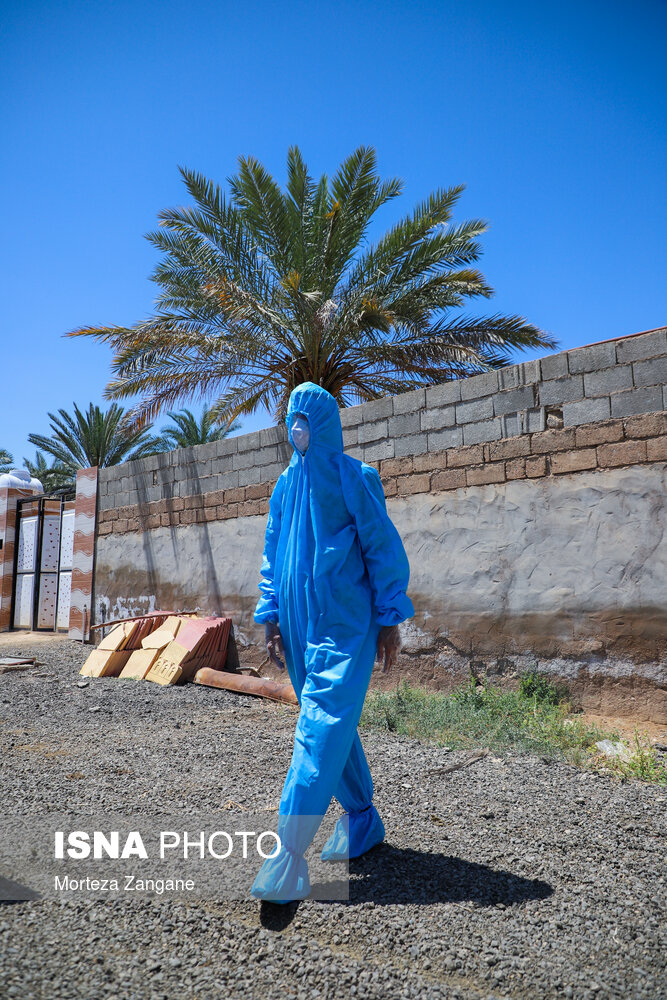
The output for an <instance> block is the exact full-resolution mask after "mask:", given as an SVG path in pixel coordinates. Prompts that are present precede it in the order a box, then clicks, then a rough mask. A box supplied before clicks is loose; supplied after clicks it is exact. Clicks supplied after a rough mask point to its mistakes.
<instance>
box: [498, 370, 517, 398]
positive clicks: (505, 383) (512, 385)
mask: <svg viewBox="0 0 667 1000" xmlns="http://www.w3.org/2000/svg"><path fill="white" fill-rule="evenodd" d="M522 384H523V383H522V382H521V372H520V370H519V366H518V365H508V366H507V368H499V369H498V388H499V389H500V391H501V392H503V390H505V389H517V388H518V387H519V386H520V385H522Z"/></svg>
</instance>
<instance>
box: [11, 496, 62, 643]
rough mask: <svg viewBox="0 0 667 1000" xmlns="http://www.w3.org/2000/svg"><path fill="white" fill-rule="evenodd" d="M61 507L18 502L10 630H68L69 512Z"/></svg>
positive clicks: (52, 501)
mask: <svg viewBox="0 0 667 1000" xmlns="http://www.w3.org/2000/svg"><path fill="white" fill-rule="evenodd" d="M65 503H66V502H65V501H64V500H63V499H62V498H61V497H46V496H36V497H28V498H26V499H24V500H19V501H18V502H17V506H16V546H15V549H14V588H13V592H12V618H11V621H12V628H25V629H31V630H33V631H39V630H42V631H53V632H55V631H58V630H66V629H68V628H69V606H70V596H71V591H72V558H73V553H74V510H73V509H66V508H65Z"/></svg>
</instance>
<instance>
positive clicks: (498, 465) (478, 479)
mask: <svg viewBox="0 0 667 1000" xmlns="http://www.w3.org/2000/svg"><path fill="white" fill-rule="evenodd" d="M466 482H467V484H468V486H485V485H487V484H488V483H504V482H505V463H504V462H493V463H490V464H488V465H477V466H475V467H473V468H472V469H466Z"/></svg>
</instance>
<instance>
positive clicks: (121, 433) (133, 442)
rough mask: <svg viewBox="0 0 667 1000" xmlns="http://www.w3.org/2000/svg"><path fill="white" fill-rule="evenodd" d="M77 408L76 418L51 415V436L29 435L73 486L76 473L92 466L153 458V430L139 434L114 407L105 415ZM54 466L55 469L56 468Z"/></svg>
mask: <svg viewBox="0 0 667 1000" xmlns="http://www.w3.org/2000/svg"><path fill="white" fill-rule="evenodd" d="M73 405H74V416H73V417H72V416H70V414H69V413H67V411H66V410H63V409H60V410H58V413H59V414H60V416H59V417H58V416H55V415H54V414H53V413H49V414H48V417H49V419H50V420H51V430H52V432H53V433H52V436H51V437H46V435H44V434H29V435H28V441H29V442H30V444H34V445H35V446H36V447H37V448H40V449H41V450H42V451H43V452H46V454H47V455H51V456H52V457H53V458H54V459H55V460H56V463H57V464H58V468H59V470H61V471H62V473H63V474H64V475H65V477H66V481H67V482H69V483H70V484H72V483H75V481H76V472H77V469H87V468H89V467H90V466H92V465H98V466H101V467H106V466H109V465H118V464H119V463H120V462H126V461H128V460H129V459H132V458H141V457H142V456H144V455H150V454H153V452H154V451H155V450H156V449H155V438H154V437H152V436H151V435H150V433H149V430H150V427H146V428H144V429H143V430H137V429H136V428H134V427H132V426H131V425H130V421H129V419H128V415H127V413H126V411H125V410H124V409H123V407H122V406H118V405H117V404H116V403H113V404H112V406H111V407H110V409H108V410H107V411H106V412H104V411H103V410H101V409H100V407H99V406H94V405H93V404H92V403H91V404H90V405H89V407H88V409H87V411H86V412H85V413H82V412H81V410H80V409H79V407H78V406H77V405H76V403H74V404H73ZM38 461H39V459H38ZM56 463H54V465H55V464H56Z"/></svg>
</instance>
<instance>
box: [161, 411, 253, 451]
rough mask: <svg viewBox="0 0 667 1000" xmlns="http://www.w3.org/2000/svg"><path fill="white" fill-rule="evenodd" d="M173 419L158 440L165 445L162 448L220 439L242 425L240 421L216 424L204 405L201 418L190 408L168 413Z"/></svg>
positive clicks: (167, 449)
mask: <svg viewBox="0 0 667 1000" xmlns="http://www.w3.org/2000/svg"><path fill="white" fill-rule="evenodd" d="M167 416H168V417H170V418H171V420H172V421H173V426H171V427H169V426H166V427H163V428H162V431H161V434H160V437H159V438H158V439H157V441H159V442H160V444H161V445H162V446H163V447H162V448H161V450H164V451H172V450H173V449H174V448H187V447H189V446H190V445H196V444H207V443H208V442H209V441H219V440H220V438H225V437H227V435H228V434H229V433H230V432H231V431H237V430H238V429H239V427H240V426H241V425H240V424H239V422H238V421H235V422H234V423H232V424H227V425H226V426H224V425H220V424H216V423H215V421H214V420H213V417H212V416H211V411H210V409H208V408H207V407H204V409H203V411H202V414H201V417H200V418H199V420H198V419H197V417H196V416H195V415H194V413H192V412H191V411H190V410H188V409H182V410H181V411H180V412H178V413H175V412H173V411H172V412H170V413H168V414H167Z"/></svg>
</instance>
